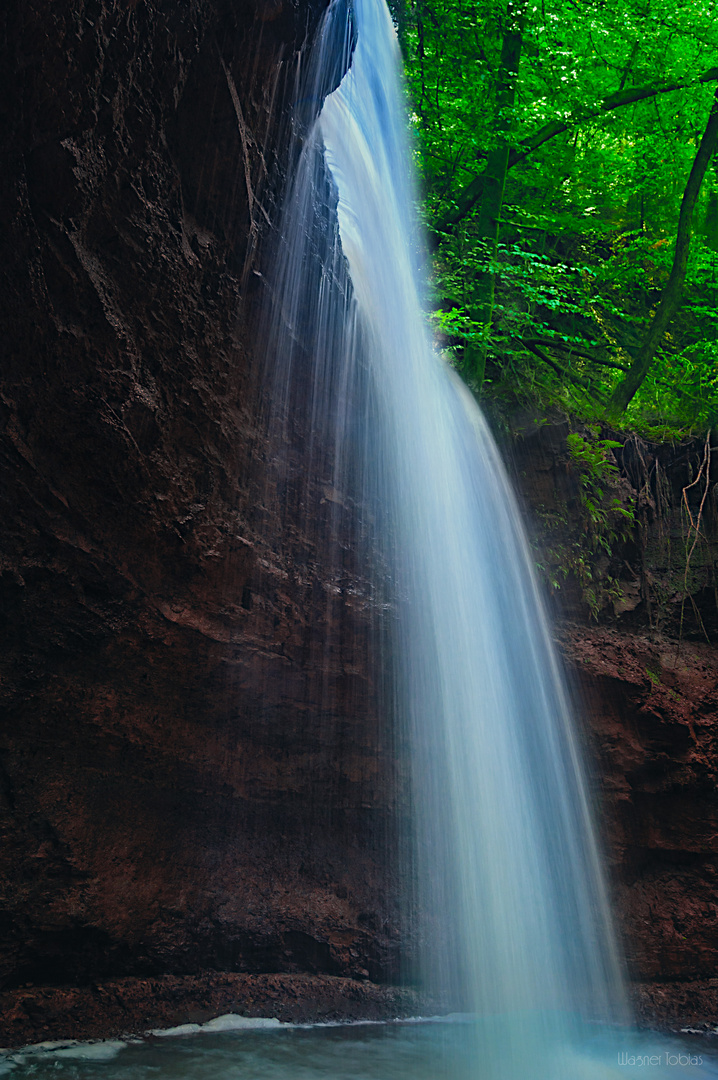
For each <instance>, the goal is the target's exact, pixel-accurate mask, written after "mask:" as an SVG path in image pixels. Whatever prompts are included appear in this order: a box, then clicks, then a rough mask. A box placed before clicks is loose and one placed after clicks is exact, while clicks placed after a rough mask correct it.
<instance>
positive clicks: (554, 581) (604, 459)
mask: <svg viewBox="0 0 718 1080" xmlns="http://www.w3.org/2000/svg"><path fill="white" fill-rule="evenodd" d="M586 430H587V435H581V434H579V433H577V432H574V433H572V434H570V435H568V436H567V438H566V449H567V459H568V465H569V468H570V470H571V472H572V474H573V476H574V477H575V478H576V481H577V483H576V488H577V493H576V496H575V497H574V498H572V499H571V500H570V501H569V502H568V503H564V504H561V505H559V506H558V507H556V508H554V509H552V510H549V511H544V513H543V514H542V525H543V531H544V537H545V548H546V558H545V561H544V562H543V563H542V564H540V565H539V571H540V572H541V573H542V574H543V577H544V580H546V582H547V583H548V584H549V585H550V586H551V587H552V588H553V589H559V588H561V586H562V584H563V583H564V582H565V581H566V580H567V579H568V578H569V577H572V578H573V579H574V580H575V582H576V584H577V586H578V589H579V592H580V595H581V598H582V600H583V601H584V603H585V604H586V606H587V608H588V610H589V613H590V615H591V616H592V617H593V618H598V615H599V613H600V612H601V610H602V609H603V608H605V607H606V606H607V605H609V604H611V603H613V602H617V601H620V600H621V599H622V590H621V585H620V583H619V581H618V577H617V575H616V574H615V573H612V572H611V570H612V560H613V558H614V553H615V551H616V549H617V548H618V547H619V546H620V545H622V544H624V543H625V542H626V541H627V540H629V539H630V537H631V535H632V532H633V529H634V528H635V525H636V517H635V505H634V498H633V494H632V492H631V491H630V490H629V488H628V485H627V484H626V482H625V481H623V480H621V477H620V474H619V470H618V467H617V465H616V463H615V462H614V461H613V455H612V451H613V450H614V449H616V448H618V447H619V446H620V445H621V444H620V443H619V442H616V441H615V440H613V439H600V438H599V437H598V432H599V429H598V428H594V429H592V428H587V429H586Z"/></svg>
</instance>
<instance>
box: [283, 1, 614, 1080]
mask: <svg viewBox="0 0 718 1080" xmlns="http://www.w3.org/2000/svg"><path fill="white" fill-rule="evenodd" d="M338 55H341V57H342V60H343V64H342V65H341V66H338V64H337V56H338ZM345 68H346V69H347V70H346V74H345V75H344V76H343V78H342V80H341V82H340V85H339V86H338V87H337V88H336V89H334V90H333V91H332V92H331V93H329V94H328V96H327V97H326V100H325V101H324V104H323V107H322V108H321V112H320V114H319V117H318V119H317V120H316V121H314V122H303V121H302V109H301V108H300V109H299V113H298V120H297V128H298V138H297V152H296V159H297V160H296V168H295V170H294V179H293V181H292V183H291V185H290V188H289V191H288V193H287V196H286V205H285V210H284V218H283V224H282V228H281V246H280V250H279V252H278V256H277V266H278V270H277V274H276V278H275V281H274V283H273V288H274V311H273V317H272V324H271V327H270V329H269V331H268V336H269V343H268V352H269V354H270V357H271V359H272V364H273V375H272V387H271V398H272V409H273V414H272V425H273V428H274V431H275V436H276V438H277V440H278V442H282V441H283V442H284V443H285V444H289V443H291V442H292V440H293V439H295V440H296V438H297V434H296V430H295V428H297V426H298V425H299V426H300V427H301V428H302V431H303V432H304V433H305V434H304V436H303V437H304V438H305V442H306V445H305V447H304V462H305V469H306V477H307V479H306V484H307V485H309V484H310V483H312V482H313V481H312V480H311V478H312V477H318V478H320V479H321V478H324V480H325V481H326V482H327V483H328V487H329V489H330V491H331V492H332V495H331V499H332V500H333V503H334V504H336V505H337V506H340V505H346V504H347V503H351V505H352V506H353V507H354V508H355V516H356V518H357V520H358V533H357V537H356V545H357V550H359V551H360V552H361V558H362V559H363V565H364V566H365V567H366V568H367V573H369V574H371V575H373V585H372V588H373V590H374V593H373V597H374V603H375V606H376V609H377V611H382V612H383V613H384V614H383V625H382V627H381V628H380V632H379V638H380V640H381V643H382V660H381V663H382V664H383V667H384V671H383V678H384V681H385V683H386V685H389V686H391V698H392V700H391V703H390V704H391V709H392V712H393V715H394V722H396V723H399V724H400V725H402V729H403V730H404V731H405V733H406V735H407V740H408V742H409V743H410V745H411V746H412V763H411V774H412V781H411V785H412V802H413V808H414V827H413V833H412V838H411V842H412V843H413V851H414V855H413V858H414V863H415V870H416V881H417V895H416V896H415V897H414V902H415V903H416V908H417V911H419V912H420V913H421V915H420V916H418V917H419V918H420V920H421V927H420V931H419V932H420V934H421V936H422V939H423V942H424V946H423V950H422V978H423V980H424V984H425V986H427V987H428V988H429V989H430V991H431V992H432V993H433V994H434V995H435V996H436V997H438V998H442V999H443V1000H445V1001H446V1002H448V1003H451V1004H452V1006H454V1007H456V1008H458V1009H460V1010H462V1011H464V1012H466V1013H469V1014H471V1015H474V1016H476V1017H479V1021H478V1022H477V1026H476V1046H475V1051H476V1054H479V1055H480V1056H481V1061H482V1072H481V1076H482V1077H486V1078H487V1080H504V1078H508V1080H535V1078H538V1077H541V1078H543V1077H545V1078H547V1080H562V1078H564V1077H565V1078H566V1080H576V1078H577V1077H579V1076H581V1075H583V1073H581V1072H580V1071H579V1069H578V1067H577V1063H576V1059H575V1056H574V1057H571V1054H573V1050H571V1051H570V1048H571V1047H572V1046H573V1045H574V1041H575V1037H576V1031H577V1030H578V1028H579V1026H580V1024H582V1023H585V1022H591V1023H594V1022H599V1023H601V1022H615V1021H617V1020H618V1021H621V1020H623V1019H625V1016H626V1012H625V1002H624V993H623V988H622V978H621V964H620V960H619V957H618V954H617V951H616V946H615V942H614V936H613V931H612V928H611V918H610V913H609V909H608V905H607V901H606V888H605V883H604V880H603V876H602V872H601V866H600V859H599V852H598V849H597V843H596V839H595V833H594V827H593V824H592V815H591V809H590V806H589V799H588V797H587V793H586V784H585V780H584V776H583V767H582V763H581V753H580V748H579V746H578V744H577V736H576V733H575V731H574V727H573V723H572V719H571V716H570V712H569V708H568V705H567V700H566V692H565V689H564V686H563V683H562V678H561V675H560V672H559V670H558V667H557V662H556V659H555V656H554V652H553V648H552V644H551V641H550V635H549V631H548V628H547V624H546V619H545V616H544V613H543V609H542V604H541V599H540V596H539V594H538V592H537V588H536V584H535V581H534V577H533V572H532V559H531V554H530V551H529V548H528V546H527V542H526V539H525V537H524V534H523V530H522V525H521V521H520V518H519V513H518V510H517V506H516V502H515V499H514V496H513V494H512V491H511V488H510V484H509V482H508V480H507V477H506V474H505V471H504V468H503V466H502V463H501V460H500V458H499V455H498V453H497V450H496V447H495V446H494V443H493V441H492V438H491V436H490V434H489V432H488V430H487V427H486V424H485V422H484V420H483V418H482V416H481V414H480V411H479V409H478V407H477V405H476V404H475V402H474V400H473V398H472V396H471V395H470V393H469V392H468V391H467V390H466V389H465V388H464V386H463V385H462V383H461V382H460V381H459V379H458V378H457V377H456V376H455V374H454V373H453V372H452V371H451V369H450V368H449V366H448V365H447V364H446V363H445V362H444V361H443V360H442V358H441V357H440V356H438V355H437V353H436V350H435V349H434V347H433V346H432V342H431V336H430V334H429V332H428V329H427V323H426V319H425V316H424V314H423V310H422V293H423V291H424V290H425V285H424V280H425V278H424V265H423V257H422V245H421V238H420V233H419V230H418V227H417V222H416V215H415V210H414V205H415V201H416V200H415V192H414V187H413V182H412V178H411V167H410V153H409V149H408V143H407V137H406V121H405V103H404V98H403V89H402V85H401V81H400V77H399V69H400V58H399V51H398V47H397V42H396V36H395V33H394V30H393V28H392V25H391V20H390V17H389V14H388V12H387V10H386V8H385V6H384V3H383V0H354V4H353V7H352V9H351V14H350V15H349V14H348V12H347V9H346V7H345V6H344V5H343V4H342V3H337V2H335V3H334V4H333V5H332V6H331V7H330V9H329V12H328V14H327V17H326V22H325V31H324V34H323V37H322V39H321V42H320V45H319V47H318V49H317V50H316V52H315V56H314V59H313V61H312V68H311V71H310V72H308V73H307V74H306V75H305V82H304V85H303V88H302V91H301V96H302V100H303V101H304V102H305V103H306V102H309V103H312V102H316V101H317V100H320V98H321V97H322V96H324V94H325V92H326V91H327V90H328V89H331V88H332V84H333V83H335V82H336V81H337V79H338V75H337V72H341V71H343V70H345ZM299 414H301V416H302V418H303V419H302V421H301V424H299V421H298V419H297V417H298V416H299ZM327 448H329V449H327ZM302 502H304V504H305V505H307V506H308V505H309V501H308V500H302V499H301V498H300V499H298V503H299V504H301V503H302ZM307 517H308V518H310V517H311V512H310V511H308V512H307ZM306 524H307V527H308V528H311V526H312V522H311V521H310V520H308V521H307V523H306ZM335 558H336V560H337V565H339V564H340V563H341V560H342V558H343V556H342V554H341V552H339V553H337V554H336V556H335ZM388 705H389V703H387V707H388ZM569 1051H570V1052H569ZM586 1075H588V1073H586ZM591 1075H593V1074H591Z"/></svg>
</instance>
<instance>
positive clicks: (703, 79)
mask: <svg viewBox="0 0 718 1080" xmlns="http://www.w3.org/2000/svg"><path fill="white" fill-rule="evenodd" d="M716 79H718V67H713V68H710V69H709V70H708V71H705V72H704V73H703V74H702V75H699V76H698V77H697V78H692V79H679V80H678V81H676V82H671V83H651V84H649V85H648V86H631V87H628V89H624V90H617V91H616V92H615V93H613V94H609V96H608V97H607V98H604V99H603V101H601V102H599V103H598V104H597V105H596V106H595V107H593V108H590V109H586V110H584V111H583V112H580V113H574V114H573V115H571V116H569V117H567V118H566V119H565V120H551V121H549V123H548V124H544V125H543V127H540V128H539V129H538V131H536V132H534V134H533V135H529V136H528V137H527V138H525V139H522V140H521V141H520V142H519V144H518V145H517V146H516V147H514V149H513V150H512V151H511V153H510V154H509V161H508V168H509V169H512V168H513V167H514V165H518V164H519V162H521V161H523V160H524V159H525V158H526V157H528V155H529V154H531V153H533V151H534V150H537V149H538V148H539V146H543V144H544V143H546V142H548V141H549V139H553V138H554V137H555V136H556V135H561V134H562V133H563V132H564V131H568V130H569V129H570V128H572V127H575V126H576V124H581V123H583V122H584V121H585V120H591V119H593V118H594V117H596V116H601V115H602V114H603V113H608V112H612V111H613V110H614V109H620V108H622V107H623V106H624V105H634V104H635V103H636V102H638V101H646V100H647V99H650V98H656V97H658V96H659V95H660V94H670V93H672V92H673V91H674V90H683V89H685V88H686V87H689V86H699V85H700V84H701V83H709V82H714V81H715V80H716ZM483 190H484V174H483V173H480V174H479V175H478V176H475V177H474V179H473V180H471V181H470V182H469V183H468V184H467V185H466V187H464V188H463V190H462V191H460V192H459V194H458V195H457V197H456V209H455V210H453V211H452V212H451V213H449V214H446V215H445V216H444V217H443V218H442V219H441V220H440V221H439V222H438V223H437V225H436V226H435V228H436V229H437V231H439V232H448V231H449V230H450V229H452V228H453V227H454V226H455V225H458V223H459V222H460V221H462V220H463V219H464V218H465V217H466V215H467V214H468V213H469V211H470V210H472V209H473V207H474V206H475V205H476V203H477V202H478V201H479V199H480V198H481V196H482V194H483Z"/></svg>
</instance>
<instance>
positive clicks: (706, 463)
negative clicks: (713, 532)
mask: <svg viewBox="0 0 718 1080" xmlns="http://www.w3.org/2000/svg"><path fill="white" fill-rule="evenodd" d="M704 473H705V489H704V491H703V498H702V499H701V505H700V507H699V512H697V515H696V518H695V521H693V515H692V513H691V508H690V507H689V504H688V496H687V494H686V492H687V491H690V489H691V488H692V487H695V485H696V484H697V483H700V480H701V477H702V476H703V474H704ZM709 478H710V432H708V433H707V435H706V436H705V447H704V449H703V461H702V462H701V468H700V469H699V474H697V476H696V477H695V480H694V481H692V482H691V483H690V484H687V485H686V487H685V488H683V496H682V500H683V503H685V505H686V513H687V514H688V519H689V522H690V525H689V527H688V537H687V539H686V548H687V553H686V570H685V573H683V598H682V600H681V602H680V627H679V631H678V648H677V649H676V657H678V653H679V651H680V643H681V640H682V637H683V612H685V610H686V598H687V597H688V571H689V568H690V565H691V558H692V555H693V552H694V551H695V545H696V543H697V542H699V537H700V535H701V518H702V516H703V508H704V507H705V500H706V498H707V496H708V489H709V486H710V484H709ZM691 530H692V531H693V543H692V544H691V546H690V551H689V550H688V545H689V543H690V540H691ZM690 600H691V604H692V605H693V612H694V613H695V618H696V620H697V623H699V625H700V627H701V630H702V631H703V633H704V634H705V639H706V642H707V643H708V645H710V638H709V637H708V635H707V633H706V629H705V626H704V625H703V619H702V618H701V612H700V611H699V609H697V607H696V606H695V600H694V599H693V597H692V596H691V597H690Z"/></svg>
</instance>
